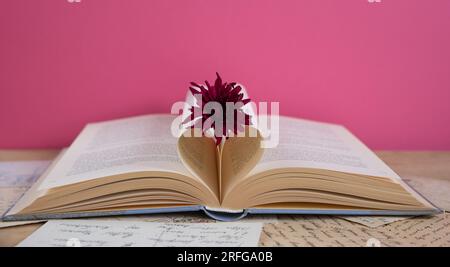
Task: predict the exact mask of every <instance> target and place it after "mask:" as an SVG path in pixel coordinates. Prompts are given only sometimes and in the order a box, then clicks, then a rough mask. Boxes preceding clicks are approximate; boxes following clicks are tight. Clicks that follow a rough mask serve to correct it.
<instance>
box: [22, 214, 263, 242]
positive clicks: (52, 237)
mask: <svg viewBox="0 0 450 267" xmlns="http://www.w3.org/2000/svg"><path fill="white" fill-rule="evenodd" d="M261 228H262V223H188V224H176V223H172V224H165V223H151V222H131V221H130V222H127V221H95V220H55V221H49V222H47V223H46V224H45V225H44V226H42V227H41V228H39V229H38V230H37V231H36V232H34V233H33V234H31V235H30V236H29V237H28V238H26V239H25V240H24V241H22V242H21V243H20V244H19V245H18V246H19V247H35V246H39V247H41V246H44V247H65V246H79V247H91V246H98V247H131V246H133V247H138V246H148V247H175V246H178V247H180V246H183V247H192V246H195V247H243V246H252V247H254V246H257V245H258V241H259V236H260V232H261Z"/></svg>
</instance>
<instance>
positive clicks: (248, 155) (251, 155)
mask: <svg viewBox="0 0 450 267" xmlns="http://www.w3.org/2000/svg"><path fill="white" fill-rule="evenodd" d="M250 131H255V132H254V133H252V134H250ZM243 134H245V135H244V136H242V137H240V136H235V137H230V138H228V139H227V140H226V141H225V143H224V145H223V148H222V151H221V152H222V153H221V177H222V193H224V194H225V192H227V190H228V187H229V186H231V184H233V183H235V182H237V181H238V180H239V178H242V177H244V176H245V175H246V174H247V173H248V172H249V171H250V170H251V169H253V168H254V167H255V165H256V164H257V163H258V161H259V160H260V159H261V157H262V155H263V152H264V150H263V148H262V147H261V140H262V137H261V135H260V134H259V132H257V131H256V130H255V129H254V128H250V127H247V128H246V132H245V133H243Z"/></svg>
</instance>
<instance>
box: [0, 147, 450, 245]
mask: <svg viewBox="0 0 450 267" xmlns="http://www.w3.org/2000/svg"><path fill="white" fill-rule="evenodd" d="M58 152H59V151H58V150H0V161H12V160H48V159H53V158H54V157H55V156H56V155H57V154H58ZM376 153H377V155H378V156H379V157H380V158H381V159H382V160H384V161H385V162H386V163H387V164H388V165H389V166H390V167H391V168H392V169H393V170H394V171H396V172H397V173H398V174H399V175H400V176H424V177H431V178H437V179H447V180H450V151H442V152H435V151H433V152H431V151H420V152H419V151H407V152H406V151H378V152H376ZM40 225H42V224H30V225H22V226H14V227H8V228H2V229H0V246H15V245H16V244H18V243H19V242H20V241H22V240H23V239H25V238H26V237H27V236H28V235H30V234H31V233H32V232H33V231H35V230H36V229H37V228H39V226H40Z"/></svg>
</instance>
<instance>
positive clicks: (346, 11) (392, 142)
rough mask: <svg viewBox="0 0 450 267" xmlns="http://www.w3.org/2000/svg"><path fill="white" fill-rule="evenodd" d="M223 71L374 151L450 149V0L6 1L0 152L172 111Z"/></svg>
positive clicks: (284, 108) (1, 30) (57, 143)
mask: <svg viewBox="0 0 450 267" xmlns="http://www.w3.org/2000/svg"><path fill="white" fill-rule="evenodd" d="M215 71H219V72H220V73H221V74H222V76H223V77H224V79H226V80H234V81H239V82H241V83H243V84H245V85H246V86H247V88H248V90H249V92H250V96H251V97H252V98H253V99H254V100H256V101H280V108H281V113H282V114H286V115H291V116H297V117H303V118H309V119H315V120H322V121H329V122H337V123H341V124H344V125H346V126H347V127H348V128H349V129H350V130H352V131H353V132H354V133H355V134H356V135H357V136H359V137H360V138H361V139H362V140H363V141H364V142H366V143H367V144H368V145H369V146H370V147H371V148H374V149H439V150H440V149H450V105H449V103H450V1H448V0H432V1H427V0H381V3H369V2H368V1H367V0H342V1H337V0H330V1H318V0H305V1H301V0H292V1H286V0H284V1H283V0H282V1H275V0H272V1H264V0H252V1H250V0H239V1H238V0H229V1H211V0H203V1H193V0H179V1H168V0H161V1H151V0H130V1H124V0H108V1H106V0H105V1H101V0H81V3H69V2H68V1H67V0H42V1H35V0H29V1H25V0H5V1H1V4H0V148H47V147H61V146H66V145H68V144H70V142H71V141H72V140H73V138H74V137H75V136H76V135H77V134H78V132H79V131H80V130H81V128H82V127H83V125H84V124H85V123H87V122H91V121H98V120H105V119H111V118H118V117H125V116H130V115H137V114H146V113H153V112H164V113H168V112H170V107H171V104H172V103H173V102H175V101H178V100H182V99H183V98H184V95H185V92H186V90H187V87H188V82H190V81H198V82H201V81H202V80H204V79H209V80H212V79H213V78H214V73H215Z"/></svg>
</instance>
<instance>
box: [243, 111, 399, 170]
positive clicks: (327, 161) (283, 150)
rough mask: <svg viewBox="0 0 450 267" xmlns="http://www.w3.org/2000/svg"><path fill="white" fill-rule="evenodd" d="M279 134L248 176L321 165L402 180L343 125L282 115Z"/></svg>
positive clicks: (319, 166) (322, 166)
mask: <svg viewBox="0 0 450 267" xmlns="http://www.w3.org/2000/svg"><path fill="white" fill-rule="evenodd" d="M271 134H273V133H271ZM279 137H280V138H279V144H278V146H277V147H275V148H267V149H265V150H264V154H263V156H262V159H261V161H260V162H259V163H258V164H257V166H256V167H255V168H254V169H253V170H252V172H251V173H250V174H249V175H248V176H250V175H253V174H255V173H258V172H261V171H265V170H270V169H274V168H275V169H277V168H319V169H327V170H333V171H341V172H349V173H356V174H363V175H372V176H381V177H388V178H394V179H400V177H399V176H398V175H397V174H396V173H395V172H393V171H392V170H391V169H390V168H389V167H388V166H387V165H386V164H385V163H384V162H383V161H382V160H380V159H379V158H378V157H377V156H376V155H375V154H374V153H373V152H372V151H371V150H370V149H368V148H367V147H366V146H365V145H364V144H363V143H362V142H361V141H359V140H358V139H357V138H356V137H355V136H353V135H352V134H351V133H350V132H349V131H348V130H347V129H346V128H344V127H342V126H340V125H336V124H329V123H321V122H315V121H309V120H302V119H295V118H289V117H283V116H280V130H279Z"/></svg>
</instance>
